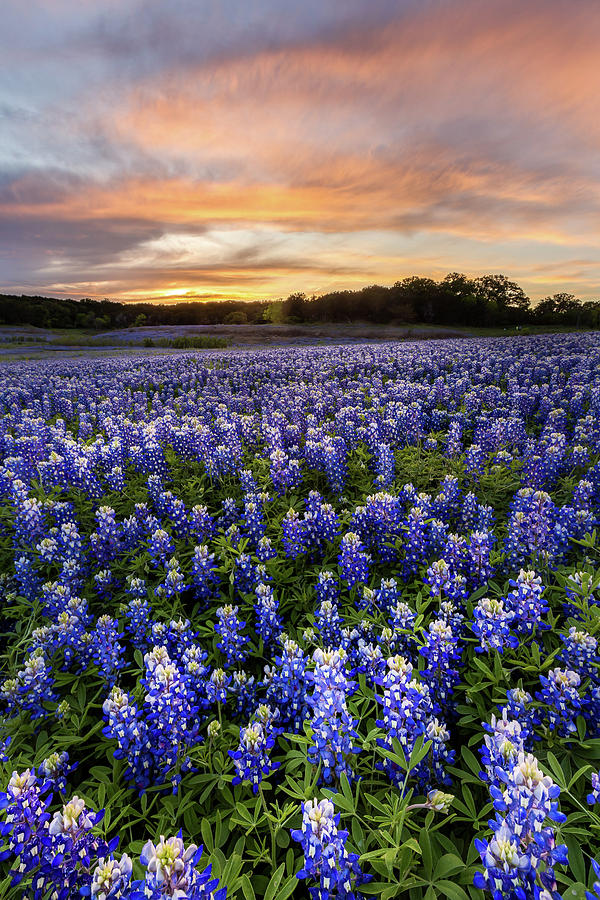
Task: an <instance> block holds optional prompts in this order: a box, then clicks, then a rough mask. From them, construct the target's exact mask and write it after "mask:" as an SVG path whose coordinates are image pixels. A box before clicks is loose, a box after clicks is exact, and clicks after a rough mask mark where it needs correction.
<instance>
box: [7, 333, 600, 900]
mask: <svg viewBox="0 0 600 900" xmlns="http://www.w3.org/2000/svg"><path fill="white" fill-rule="evenodd" d="M599 447H600V339H599V338H598V337H597V336H596V335H568V336H566V335H563V336H546V337H538V338H520V339H516V340H506V339H504V340H503V339H498V340H469V341H439V342H438V341H432V342H428V343H426V344H409V343H406V344H386V345H380V346H377V347H374V346H367V345H358V346H351V347H349V346H346V347H331V348H326V349H321V348H319V349H297V350H286V351H278V352H274V351H270V352H256V353H243V352H240V353H232V354H229V355H226V356H217V355H214V356H197V355H188V356H178V357H172V356H165V357H153V358H139V359H138V358H132V357H129V358H120V359H104V360H94V362H93V363H91V362H89V361H86V360H68V361H39V362H36V363H19V364H6V365H4V366H3V367H2V368H1V369H0V458H1V464H0V493H1V495H2V503H1V506H0V554H1V560H2V567H1V573H0V596H1V600H2V605H1V610H2V641H3V655H2V670H1V678H0V702H1V712H2V722H1V732H0V765H1V772H2V779H3V783H2V785H0V788H1V789H2V793H1V794H0V838H1V844H0V861H1V866H2V870H1V872H2V878H3V880H2V881H0V895H1V896H2V897H7V898H17V897H24V898H32V900H49V898H52V900H67V898H73V897H92V898H99V900H118V898H122V900H138V898H153V900H158V898H162V897H173V898H178V900H199V898H213V900H221V898H224V897H225V896H227V897H228V898H244V900H254V898H265V900H275V898H282V900H285V898H287V897H290V896H292V895H294V896H296V897H305V896H310V897H312V898H315V900H328V898H347V900H351V898H356V900H359V898H365V897H368V896H379V897H383V898H384V900H389V898H392V897H410V898H411V900H413V898H415V900H418V898H424V900H430V898H435V897H449V898H450V900H464V898H477V897H484V896H485V895H487V896H490V897H492V898H493V900H503V898H506V900H529V898H532V900H558V898H561V897H564V898H565V900H567V898H583V897H584V896H586V893H585V892H586V890H587V891H588V894H587V896H588V897H594V896H600V893H599V891H600V888H599V882H598V879H599V878H600V868H599V867H598V861H599V860H600V773H599V771H598V769H599V766H600V652H599V647H598V640H599V634H600V563H599V547H598V541H597V538H596V532H597V528H598V524H599V520H600V449H599Z"/></svg>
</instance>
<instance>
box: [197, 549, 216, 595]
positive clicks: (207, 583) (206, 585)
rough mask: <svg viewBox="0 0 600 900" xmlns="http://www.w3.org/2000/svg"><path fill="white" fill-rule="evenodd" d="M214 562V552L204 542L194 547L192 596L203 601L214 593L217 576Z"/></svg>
mask: <svg viewBox="0 0 600 900" xmlns="http://www.w3.org/2000/svg"><path fill="white" fill-rule="evenodd" d="M216 570H217V566H216V564H215V554H214V553H210V551H209V549H208V547H207V546H206V544H199V545H198V546H196V547H194V555H193V557H192V588H193V591H194V596H195V597H196V598H197V599H198V600H200V601H201V602H203V603H206V601H207V600H210V599H211V597H213V596H214V595H215V592H216V588H217V584H218V581H219V576H218V573H217V571H216Z"/></svg>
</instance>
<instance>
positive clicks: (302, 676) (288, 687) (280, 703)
mask: <svg viewBox="0 0 600 900" xmlns="http://www.w3.org/2000/svg"><path fill="white" fill-rule="evenodd" d="M280 640H281V639H280ZM273 662H274V666H273V667H272V668H271V667H269V666H265V675H264V683H265V687H266V700H267V703H268V704H269V705H270V706H271V707H272V708H276V709H277V710H278V711H279V722H280V723H281V724H282V726H284V727H285V729H286V730H288V731H290V730H291V731H300V730H301V728H302V724H303V722H304V720H305V718H306V716H307V714H308V700H307V682H306V667H307V659H306V657H305V655H304V653H303V652H302V649H301V648H300V647H299V646H298V644H297V643H296V642H295V641H293V640H291V639H290V638H288V637H286V636H285V635H284V636H283V639H282V649H281V653H280V654H279V655H277V656H275V658H274V660H273Z"/></svg>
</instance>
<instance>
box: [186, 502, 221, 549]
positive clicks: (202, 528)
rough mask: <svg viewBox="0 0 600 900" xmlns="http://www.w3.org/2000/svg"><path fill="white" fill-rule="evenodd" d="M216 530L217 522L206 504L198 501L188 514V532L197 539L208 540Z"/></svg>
mask: <svg viewBox="0 0 600 900" xmlns="http://www.w3.org/2000/svg"><path fill="white" fill-rule="evenodd" d="M214 531H215V523H214V520H213V518H212V516H211V515H210V514H209V512H208V509H207V508H206V506H204V505H202V504H200V503H198V504H196V505H195V506H193V507H192V508H191V510H190V512H189V515H188V532H189V534H190V535H192V537H194V538H195V540H197V541H207V540H208V539H209V538H211V537H212V536H213V534H214Z"/></svg>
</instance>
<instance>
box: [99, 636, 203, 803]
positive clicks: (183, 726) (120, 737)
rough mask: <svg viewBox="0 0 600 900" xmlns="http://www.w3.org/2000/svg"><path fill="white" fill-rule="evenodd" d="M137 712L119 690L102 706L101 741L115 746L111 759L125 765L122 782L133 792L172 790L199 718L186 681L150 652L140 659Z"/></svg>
mask: <svg viewBox="0 0 600 900" xmlns="http://www.w3.org/2000/svg"><path fill="white" fill-rule="evenodd" d="M144 665H145V675H144V678H143V679H142V686H143V687H144V689H145V691H146V694H145V697H144V705H143V707H142V709H141V710H140V709H138V707H137V706H136V705H135V704H134V703H132V702H131V700H130V698H129V696H128V695H127V694H126V693H124V692H123V691H122V690H120V689H119V688H116V687H115V688H113V689H112V691H111V693H110V695H109V697H108V698H107V700H106V701H105V703H104V705H103V712H104V717H105V720H106V721H107V726H106V728H105V729H104V734H105V735H106V737H109V738H113V739H115V740H116V741H117V744H118V749H117V750H116V751H115V757H116V758H117V759H125V760H126V761H127V770H126V773H125V774H126V778H127V779H128V780H130V781H132V782H133V783H134V784H135V786H136V787H137V788H138V789H139V790H144V789H145V788H146V787H147V786H148V785H149V784H151V783H159V784H165V783H167V782H170V783H171V785H172V787H173V790H174V792H175V791H176V790H177V787H178V784H179V781H180V780H181V773H182V772H186V771H188V770H189V769H190V767H191V764H190V761H189V758H188V756H187V750H188V748H189V747H191V746H193V745H194V743H196V742H197V740H198V735H199V728H200V718H199V716H198V704H197V702H196V701H197V698H196V692H195V690H194V688H193V687H192V686H191V685H190V683H189V682H190V676H188V675H187V673H186V672H185V671H182V670H181V669H180V668H179V667H178V666H177V665H176V664H175V663H174V662H173V661H172V660H171V658H170V657H169V654H168V653H167V650H166V648H165V647H155V648H154V649H153V650H152V651H151V652H150V653H147V654H146V655H145V657H144Z"/></svg>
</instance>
